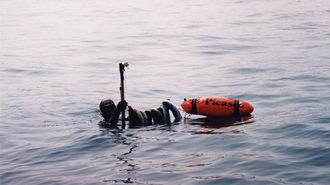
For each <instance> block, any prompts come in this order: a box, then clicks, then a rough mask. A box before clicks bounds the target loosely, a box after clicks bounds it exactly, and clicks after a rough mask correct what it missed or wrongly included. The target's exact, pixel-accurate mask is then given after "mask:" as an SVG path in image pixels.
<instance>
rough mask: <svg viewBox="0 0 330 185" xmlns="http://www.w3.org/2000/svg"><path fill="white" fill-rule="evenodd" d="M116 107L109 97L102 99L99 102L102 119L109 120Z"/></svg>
mask: <svg viewBox="0 0 330 185" xmlns="http://www.w3.org/2000/svg"><path fill="white" fill-rule="evenodd" d="M115 109H116V105H115V103H114V102H113V101H112V100H111V99H105V100H102V101H101V103H100V111H101V115H102V116H103V118H104V120H106V121H109V120H110V118H111V115H112V113H113V111H114V110H115Z"/></svg>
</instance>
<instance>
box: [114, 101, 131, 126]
mask: <svg viewBox="0 0 330 185" xmlns="http://www.w3.org/2000/svg"><path fill="white" fill-rule="evenodd" d="M126 107H127V102H126V101H125V100H122V101H120V102H119V103H118V104H117V107H116V109H115V110H114V111H113V113H112V116H111V120H110V124H111V126H113V127H117V123H118V119H119V115H120V113H121V112H122V111H124V110H125V109H126Z"/></svg>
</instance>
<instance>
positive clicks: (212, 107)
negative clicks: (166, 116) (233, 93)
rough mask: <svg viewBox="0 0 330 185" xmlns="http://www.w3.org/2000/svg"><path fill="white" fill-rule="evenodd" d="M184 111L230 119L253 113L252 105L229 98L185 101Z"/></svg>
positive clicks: (199, 98)
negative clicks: (230, 117) (229, 117)
mask: <svg viewBox="0 0 330 185" xmlns="http://www.w3.org/2000/svg"><path fill="white" fill-rule="evenodd" d="M181 107H182V108H183V110H184V111H185V112H187V113H190V114H197V115H204V116H212V117H228V116H234V115H242V116H244V115H248V114H250V113H251V112H253V107H252V105H251V104H250V103H249V102H247V101H243V100H235V99H233V98H227V97H198V98H190V99H188V100H186V99H185V101H183V102H182V103H181Z"/></svg>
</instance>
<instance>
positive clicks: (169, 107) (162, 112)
mask: <svg viewBox="0 0 330 185" xmlns="http://www.w3.org/2000/svg"><path fill="white" fill-rule="evenodd" d="M127 107H128V121H129V122H128V125H129V128H136V127H142V126H149V125H159V124H167V125H168V124H170V123H171V117H170V111H171V112H172V114H173V116H174V122H178V121H180V120H181V119H182V116H181V114H180V111H179V110H178V109H177V108H176V107H175V106H174V105H173V104H172V103H171V102H170V101H169V100H165V101H163V102H162V104H161V106H160V107H158V108H157V109H150V110H146V111H141V110H138V109H135V108H133V107H132V106H130V105H128V104H127V102H126V101H125V100H122V101H120V102H119V103H118V104H117V106H116V105H115V103H114V102H113V101H112V100H111V99H105V100H102V101H101V102H100V111H101V115H102V116H103V118H104V120H103V121H101V122H100V126H101V127H105V128H118V126H117V123H118V119H119V115H120V113H121V112H122V111H125V110H126V109H127Z"/></svg>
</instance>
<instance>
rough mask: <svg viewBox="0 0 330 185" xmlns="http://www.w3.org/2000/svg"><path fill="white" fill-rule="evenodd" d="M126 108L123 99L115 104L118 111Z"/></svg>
mask: <svg viewBox="0 0 330 185" xmlns="http://www.w3.org/2000/svg"><path fill="white" fill-rule="evenodd" d="M126 108H127V102H126V101H125V100H122V101H120V102H119V103H118V104H117V110H118V111H119V112H122V111H124V110H125V109H126Z"/></svg>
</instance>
